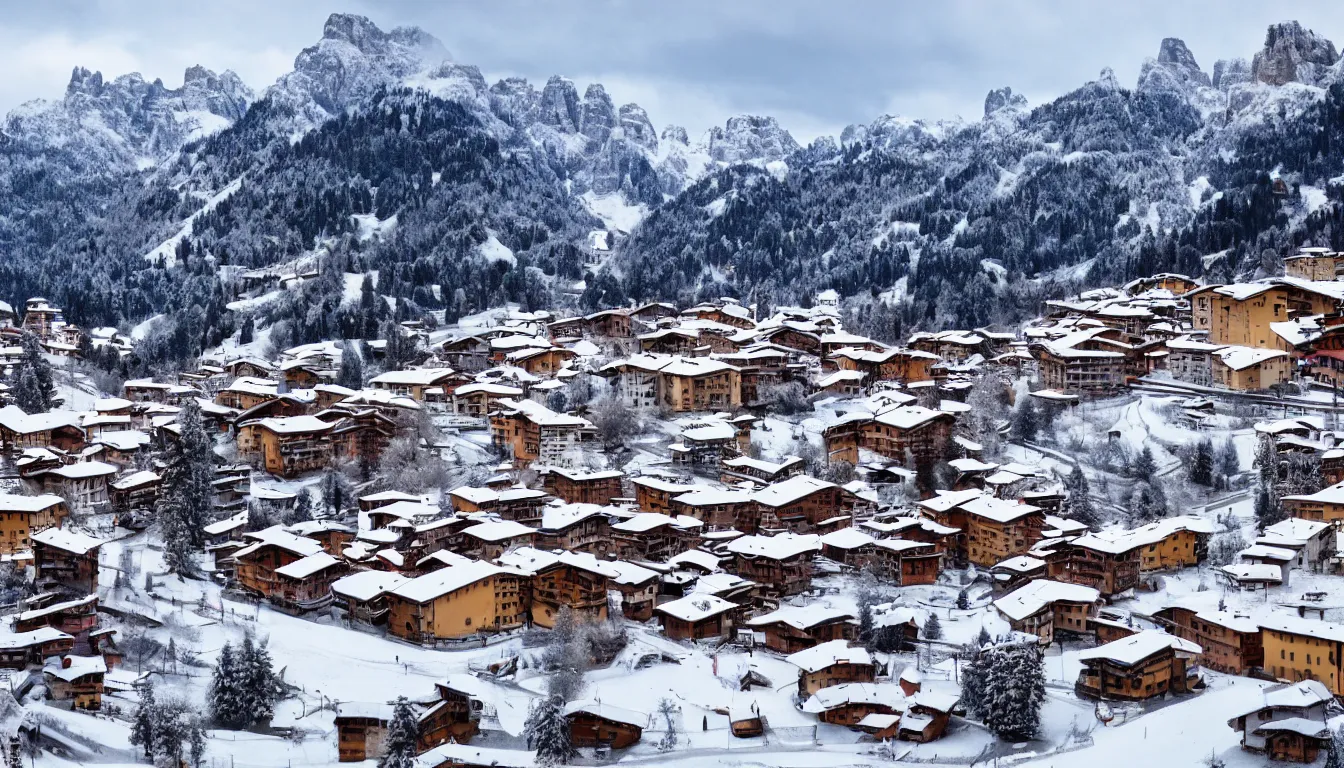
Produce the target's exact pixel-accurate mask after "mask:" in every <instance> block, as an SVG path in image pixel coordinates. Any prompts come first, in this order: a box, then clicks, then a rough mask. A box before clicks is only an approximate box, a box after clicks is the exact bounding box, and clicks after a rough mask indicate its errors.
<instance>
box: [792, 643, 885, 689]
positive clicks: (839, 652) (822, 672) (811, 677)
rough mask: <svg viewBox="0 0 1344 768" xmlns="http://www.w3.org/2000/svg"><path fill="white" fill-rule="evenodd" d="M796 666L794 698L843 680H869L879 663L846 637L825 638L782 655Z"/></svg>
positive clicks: (855, 681)
mask: <svg viewBox="0 0 1344 768" xmlns="http://www.w3.org/2000/svg"><path fill="white" fill-rule="evenodd" d="M786 661H788V662H789V663H790V664H793V665H794V666H796V667H798V669H799V675H798V698H799V700H800V701H805V700H806V699H807V698H808V697H809V696H811V695H812V694H814V693H816V692H817V691H820V690H821V689H823V688H829V687H831V686H833V685H841V684H843V683H871V682H873V681H874V680H876V679H877V674H878V672H879V670H880V668H881V664H880V663H879V662H878V661H877V660H876V659H875V658H873V656H872V655H871V654H869V653H868V651H866V650H865V649H864V648H863V647H862V646H854V647H851V646H850V644H849V641H848V640H829V641H827V642H824V643H819V644H817V645H814V646H812V647H811V648H806V649H804V650H801V651H796V652H794V653H792V654H790V655H789V656H788V658H787V659H786Z"/></svg>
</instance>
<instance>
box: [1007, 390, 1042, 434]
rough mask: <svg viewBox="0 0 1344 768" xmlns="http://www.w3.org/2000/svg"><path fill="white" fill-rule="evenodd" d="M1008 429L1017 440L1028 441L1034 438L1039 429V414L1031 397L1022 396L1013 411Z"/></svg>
mask: <svg viewBox="0 0 1344 768" xmlns="http://www.w3.org/2000/svg"><path fill="white" fill-rule="evenodd" d="M1010 429H1011V431H1012V435H1013V439H1014V440H1016V441H1018V442H1021V443H1030V442H1034V441H1035V440H1036V434H1037V432H1039V431H1040V416H1039V414H1037V412H1036V404H1035V403H1034V402H1033V398H1032V397H1030V396H1027V397H1024V398H1023V399H1022V402H1021V403H1019V404H1018V406H1017V409H1016V410H1014V411H1013V420H1012V424H1011V427H1010Z"/></svg>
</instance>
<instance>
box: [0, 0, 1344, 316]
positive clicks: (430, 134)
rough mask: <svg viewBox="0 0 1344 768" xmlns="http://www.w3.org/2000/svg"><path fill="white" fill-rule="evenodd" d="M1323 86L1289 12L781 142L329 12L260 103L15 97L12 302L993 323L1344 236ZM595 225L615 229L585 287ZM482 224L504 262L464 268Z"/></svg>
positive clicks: (134, 93)
mask: <svg viewBox="0 0 1344 768" xmlns="http://www.w3.org/2000/svg"><path fill="white" fill-rule="evenodd" d="M1342 72H1344V64H1341V63H1340V59H1339V56H1338V54H1337V52H1336V51H1335V49H1334V46H1333V45H1332V44H1330V43H1329V42H1328V41H1327V40H1325V39H1324V38H1322V37H1320V36H1319V35H1316V34H1314V33H1312V32H1310V31H1308V30H1305V29H1303V28H1302V27H1301V26H1300V25H1298V24H1296V23H1294V22H1286V23H1284V24H1280V25H1276V26H1275V27H1273V28H1272V29H1271V31H1270V33H1269V34H1268V35H1267V39H1266V45H1265V47H1264V49H1263V50H1261V51H1259V52H1258V53H1254V54H1253V55H1251V56H1248V57H1247V58H1246V59H1234V60H1228V61H1219V62H1217V63H1216V64H1215V65H1214V66H1213V68H1212V70H1211V71H1208V70H1205V69H1204V68H1203V67H1201V65H1200V64H1199V62H1198V60H1197V58H1196V57H1195V55H1194V53H1193V52H1191V51H1190V50H1189V48H1188V47H1187V46H1186V45H1185V44H1184V43H1183V42H1181V41H1180V40H1177V39H1167V40H1163V41H1162V42H1161V44H1160V45H1159V46H1158V49H1157V55H1156V56H1155V57H1154V58H1152V59H1149V60H1148V61H1146V62H1145V63H1144V65H1143V67H1142V70H1141V74H1140V76H1139V78H1138V81H1137V82H1136V83H1135V85H1134V87H1132V88H1130V87H1125V86H1124V85H1122V84H1121V83H1119V82H1118V81H1117V80H1116V78H1115V76H1114V74H1113V73H1111V71H1110V70H1106V71H1104V72H1102V73H1101V75H1100V76H1099V77H1098V78H1097V79H1096V80H1094V81H1092V82H1089V83H1086V84H1084V85H1082V86H1081V87H1080V88H1078V89H1076V90H1074V91H1072V92H1070V93H1067V94H1065V95H1063V96H1061V97H1059V98H1058V99H1055V100H1053V101H1051V102H1049V103H1045V104H1041V105H1040V106H1037V107H1035V108H1030V107H1029V106H1028V104H1027V102H1026V99H1025V98H1023V96H1022V95H1020V94H1017V93H1014V92H1013V91H1012V89H1011V88H1002V89H996V90H994V91H992V92H991V93H990V94H988V95H987V97H986V99H985V112H984V115H983V116H982V117H981V118H980V119H978V120H973V121H944V122H936V123H935V122H928V121H924V120H920V119H916V118H907V117H900V116H890V115H888V116H882V117H879V118H877V119H876V120H873V121H872V122H870V123H868V124H863V125H853V126H850V127H848V128H846V129H845V130H844V131H843V132H842V134H841V135H840V136H839V137H838V140H837V139H833V138H830V137H823V138H821V139H818V140H817V141H815V142H813V143H812V144H811V145H809V146H807V147H800V146H799V145H798V144H797V142H796V141H794V139H793V138H792V137H791V136H790V135H789V134H788V132H787V131H786V130H784V128H783V127H781V126H780V125H779V124H778V122H777V121H775V120H774V119H772V118H769V117H760V116H741V117H735V118H732V119H729V120H728V121H727V122H726V123H725V125H724V126H722V127H718V128H715V129H713V130H711V131H708V132H707V134H706V135H705V136H704V137H702V138H701V139H699V140H695V141H693V140H691V139H690V137H688V136H687V133H686V131H685V130H684V129H682V128H679V127H677V126H671V125H669V126H665V127H663V128H662V129H661V130H660V129H658V127H657V126H656V124H655V123H654V121H653V119H651V117H650V116H649V115H648V114H647V112H646V111H645V110H644V109H642V108H641V107H639V106H638V105H636V104H623V105H618V104H617V103H616V102H615V101H614V100H613V99H612V98H611V96H610V94H609V93H608V92H607V91H606V89H605V88H604V87H603V86H602V85H601V84H596V83H594V84H589V85H587V86H586V87H584V88H583V90H582V93H580V89H579V87H578V86H577V85H576V84H575V83H574V82H573V81H571V80H568V79H566V78H564V77H560V76H556V77H551V78H549V79H548V80H547V81H546V82H545V83H543V84H533V83H530V82H528V81H526V80H524V79H521V78H508V79H504V80H501V81H499V82H496V83H493V84H490V83H489V82H487V80H486V79H485V77H484V76H483V75H482V73H481V72H480V71H479V69H477V68H476V67H474V66H472V65H470V64H467V63H461V62H456V61H454V60H452V58H451V57H450V55H449V54H448V52H447V50H446V47H445V46H444V45H443V44H442V43H441V42H440V41H438V40H437V39H435V38H434V37H433V36H431V35H429V34H428V33H426V32H424V31H422V30H419V29H415V28H399V29H394V30H391V31H383V30H380V29H379V28H378V27H377V26H376V25H374V24H373V23H372V22H370V21H368V20H367V19H364V18H362V17H359V16H352V15H344V14H336V15H333V16H332V17H331V18H330V19H328V21H327V23H326V25H325V27H324V29H323V33H322V37H321V39H320V40H318V42H317V43H315V44H314V45H312V46H310V47H308V48H306V49H304V50H303V51H302V52H300V53H299V54H298V56H297V57H296V59H295V63H294V69H293V71H292V72H290V73H288V74H286V75H284V76H283V77H281V78H280V79H279V80H278V81H277V82H276V83H275V84H274V85H273V86H271V87H270V88H268V89H266V90H265V91H263V92H262V93H261V95H260V96H259V97H257V98H255V100H254V99H253V95H252V94H251V93H250V92H248V91H247V90H246V89H245V88H243V87H242V86H241V84H240V83H238V82H237V78H236V77H234V76H233V75H231V74H230V73H225V74H224V75H219V76H216V75H213V74H211V73H209V72H207V71H205V70H200V69H193V70H192V71H191V72H189V73H188V77H187V83H186V84H185V85H184V86H183V87H182V88H181V89H178V90H170V89H166V88H164V87H163V86H162V85H161V84H158V83H153V84H146V83H144V81H143V80H142V79H141V78H139V77H138V76H126V77H123V78H118V79H117V80H114V81H112V83H105V82H104V81H103V80H102V78H101V76H99V75H96V74H88V73H84V72H82V71H77V72H76V77H75V78H74V81H72V84H71V88H70V91H69V93H67V95H66V97H65V99H63V100H62V101H60V102H54V103H51V104H39V105H25V106H24V107H23V108H20V109H19V110H16V111H15V113H13V114H12V115H11V116H10V117H9V119H8V120H7V122H6V123H5V128H4V131H3V133H0V202H3V203H5V205H4V206H3V207H2V208H0V210H2V211H3V213H2V214H0V246H4V247H6V249H7V255H9V256H10V258H8V259H6V260H0V290H3V292H4V295H3V296H0V298H3V299H5V300H8V301H11V303H13V302H18V301H21V300H22V299H23V298H25V297H27V296H30V295H47V296H48V297H49V298H53V299H54V300H56V301H59V302H60V303H62V304H65V305H67V307H69V308H71V309H70V311H71V313H72V315H73V317H74V319H75V320H76V322H85V323H88V324H98V325H103V324H113V323H117V322H133V321H136V320H139V319H141V318H143V317H145V316H148V315H149V314H154V313H157V312H162V311H164V310H165V309H172V308H173V307H175V306H176V307H192V306H199V307H200V308H201V309H202V312H203V314H204V315H205V316H207V317H213V316H212V312H218V314H219V315H220V316H221V317H224V318H227V317H228V314H227V312H226V310H225V309H224V308H225V306H226V304H227V303H228V299H229V298H232V297H231V296H228V295H226V294H229V293H230V292H231V291H232V290H233V285H232V282H231V281H232V280H233V279H234V278H233V276H234V275H235V274H236V273H237V272H238V271H239V270H242V269H256V268H269V267H271V266H275V265H291V266H292V265H297V264H316V263H318V262H319V260H320V259H321V258H334V259H337V260H339V261H341V262H342V268H343V270H344V271H350V272H366V271H370V270H373V269H378V270H383V271H385V272H386V274H383V275H381V280H380V291H382V292H384V293H386V294H387V295H391V296H396V297H399V298H401V299H404V300H405V301H399V302H398V307H399V308H403V309H404V311H412V310H414V309H417V308H418V309H422V310H423V309H448V310H451V311H468V310H474V309H478V308H480V305H482V304H483V303H488V302H491V301H497V300H504V299H507V300H513V301H521V302H522V303H528V302H529V301H533V300H535V301H537V303H538V304H539V303H540V298H541V297H542V294H544V293H545V292H547V291H571V290H574V286H576V285H579V286H586V289H587V292H586V293H585V295H584V300H585V301H586V302H587V303H588V304H590V305H594V306H595V305H599V304H610V303H615V302H623V301H626V300H629V299H631V298H636V297H639V298H643V297H652V296H668V297H676V298H681V299H686V298H697V297H699V296H700V295H713V296H718V295H720V294H721V293H723V292H735V293H738V294H743V295H747V296H751V295H756V296H759V297H764V298H763V300H765V301H773V300H776V299H778V300H788V301H805V300H807V299H808V298H809V297H810V296H811V294H812V293H813V292H815V290H817V289H819V288H824V287H832V288H836V289H837V290H839V291H840V292H841V293H842V294H845V295H853V294H856V293H860V292H863V291H868V292H871V293H872V294H873V295H879V294H881V295H887V296H892V295H896V292H893V290H892V289H893V287H894V286H897V285H900V286H902V289H901V290H900V291H899V292H898V293H899V294H900V295H901V296H903V297H904V299H903V310H902V311H903V312H904V315H903V318H904V322H908V323H911V324H917V325H940V324H947V323H953V322H956V323H958V324H965V323H978V322H988V321H991V320H994V319H996V318H999V317H1001V316H1010V315H1012V314H1014V313H1016V312H1019V311H1022V310H1024V309H1035V307H1034V303H1035V302H1037V301H1039V299H1040V298H1042V297H1043V296H1046V295H1050V294H1051V293H1053V292H1057V291H1061V290H1069V289H1072V288H1074V287H1076V285H1075V284H1076V283H1078V282H1087V281H1091V280H1100V279H1112V278H1115V277H1124V276H1128V275H1129V274H1132V273H1135V272H1138V271H1144V270H1153V269H1158V268H1160V269H1173V270H1178V271H1186V272H1193V273H1200V272H1202V271H1207V272H1208V273H1210V275H1211V276H1215V277H1216V276H1219V275H1222V276H1230V275H1231V274H1232V273H1234V272H1254V271H1256V270H1262V269H1272V268H1273V267H1274V263H1275V259H1276V258H1277V256H1276V254H1277V255H1282V252H1283V251H1284V250H1286V249H1288V248H1291V247H1294V246H1295V245H1297V244H1300V242H1302V241H1304V240H1308V239H1311V240H1319V239H1322V238H1324V239H1326V240H1328V241H1329V242H1328V244H1334V245H1337V246H1339V245H1344V243H1338V242H1336V240H1338V238H1340V237H1344V226H1335V225H1332V224H1331V221H1332V219H1331V217H1332V216H1334V217H1338V215H1339V214H1338V211H1339V206H1338V205H1337V202H1338V200H1339V199H1340V198H1341V192H1340V189H1339V188H1340V187H1341V186H1344V151H1342V150H1341V149H1340V147H1344V138H1340V139H1336V135H1337V134H1338V133H1339V132H1340V131H1341V128H1340V124H1341V121H1340V120H1339V119H1338V118H1339V115H1340V114H1341V112H1344V76H1342V75H1341V73H1342ZM393 114H395V115H398V116H400V117H399V119H400V120H401V123H400V124H398V125H393V124H392V123H391V122H390V118H389V115H393ZM394 149H395V152H394ZM1276 179H1277V182H1278V186H1275V183H1276ZM35 180H36V181H35ZM603 227H605V228H609V229H621V230H627V231H632V234H631V236H630V237H629V238H619V239H618V240H617V248H616V252H615V255H614V257H611V258H606V259H604V260H603V264H604V265H605V266H604V267H603V269H601V270H599V271H598V273H597V274H589V273H588V271H587V270H586V269H585V266H584V264H585V260H584V258H583V250H584V249H585V248H586V242H587V240H588V233H589V231H590V230H591V229H596V228H603ZM371 232H377V233H378V234H377V235H376V236H375V235H370V234H368V233H371ZM1335 233H1340V234H1335ZM492 238H493V240H494V241H495V242H498V243H499V244H500V246H501V247H503V248H507V249H508V251H509V252H510V253H511V254H513V255H514V258H513V259H511V260H508V259H479V258H478V256H479V254H481V253H482V250H481V246H482V245H483V244H485V243H487V242H490V241H491V239H492ZM1212 253H1218V254H1221V255H1220V256H1218V257H1217V258H1207V257H1208V256H1209V254H1212ZM146 254H153V255H154V256H153V257H152V258H150V259H146V258H145V255H146ZM986 265H988V266H986ZM459 286H461V287H459ZM338 289H339V286H338V287H336V288H333V290H335V291H336V292H337V293H339V290H338ZM529 296H530V298H527V297H529ZM305 300H308V301H311V302H315V303H316V304H318V305H323V302H324V301H325V299H324V298H323V297H320V296H307V297H306V298H305ZM336 303H337V304H339V301H337V302H336ZM287 306H288V305H286V304H285V302H271V303H270V304H269V305H268V307H271V308H270V309H268V310H267V311H271V312H281V311H292V312H297V311H298V310H297V309H286V307H287ZM275 307H278V309H275ZM212 308H217V309H212ZM405 308H409V309H405ZM403 309H399V311H403ZM333 311H334V310H333ZM216 319H217V318H216ZM330 322H339V320H335V319H333V318H332V317H330V316H329V317H325V318H324V319H322V320H321V322H319V321H318V320H317V319H314V318H305V319H303V321H302V322H298V321H297V319H296V322H295V325H296V326H300V327H301V328H303V329H304V330H303V332H304V333H308V332H310V331H311V332H316V329H319V328H320V325H321V323H330ZM211 323H212V327H215V326H218V325H219V323H218V322H214V320H212V321H211ZM309 323H312V325H311V328H310V327H309Z"/></svg>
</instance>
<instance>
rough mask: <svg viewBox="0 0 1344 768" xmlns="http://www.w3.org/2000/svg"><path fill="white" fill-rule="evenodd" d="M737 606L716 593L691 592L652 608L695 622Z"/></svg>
mask: <svg viewBox="0 0 1344 768" xmlns="http://www.w3.org/2000/svg"><path fill="white" fill-rule="evenodd" d="M737 607H738V606H737V604H736V603H730V602H728V601H727V600H724V599H723V598H721V597H718V596H716V595H711V594H708V593H705V592H692V593H691V594H689V595H687V596H685V597H683V598H679V599H677V600H670V601H668V602H666V603H663V604H662V605H659V606H658V607H657V608H655V609H654V610H655V611H657V612H659V613H665V614H667V615H668V616H671V617H673V618H675V619H681V620H682V621H688V622H697V621H704V620H705V619H708V618H711V617H713V616H718V615H720V614H724V613H727V612H728V611H732V610H735V609H736V608H737Z"/></svg>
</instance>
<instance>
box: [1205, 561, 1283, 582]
mask: <svg viewBox="0 0 1344 768" xmlns="http://www.w3.org/2000/svg"><path fill="white" fill-rule="evenodd" d="M1219 570H1221V571H1222V572H1223V573H1225V574H1227V575H1228V576H1229V577H1231V578H1232V579H1233V580H1234V581H1237V582H1247V583H1250V582H1265V583H1270V584H1279V583H1282V581H1283V572H1282V571H1281V570H1279V566H1277V565H1271V564H1270V563H1233V564H1231V565H1224V566H1223V567H1222V568H1220V569H1219Z"/></svg>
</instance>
